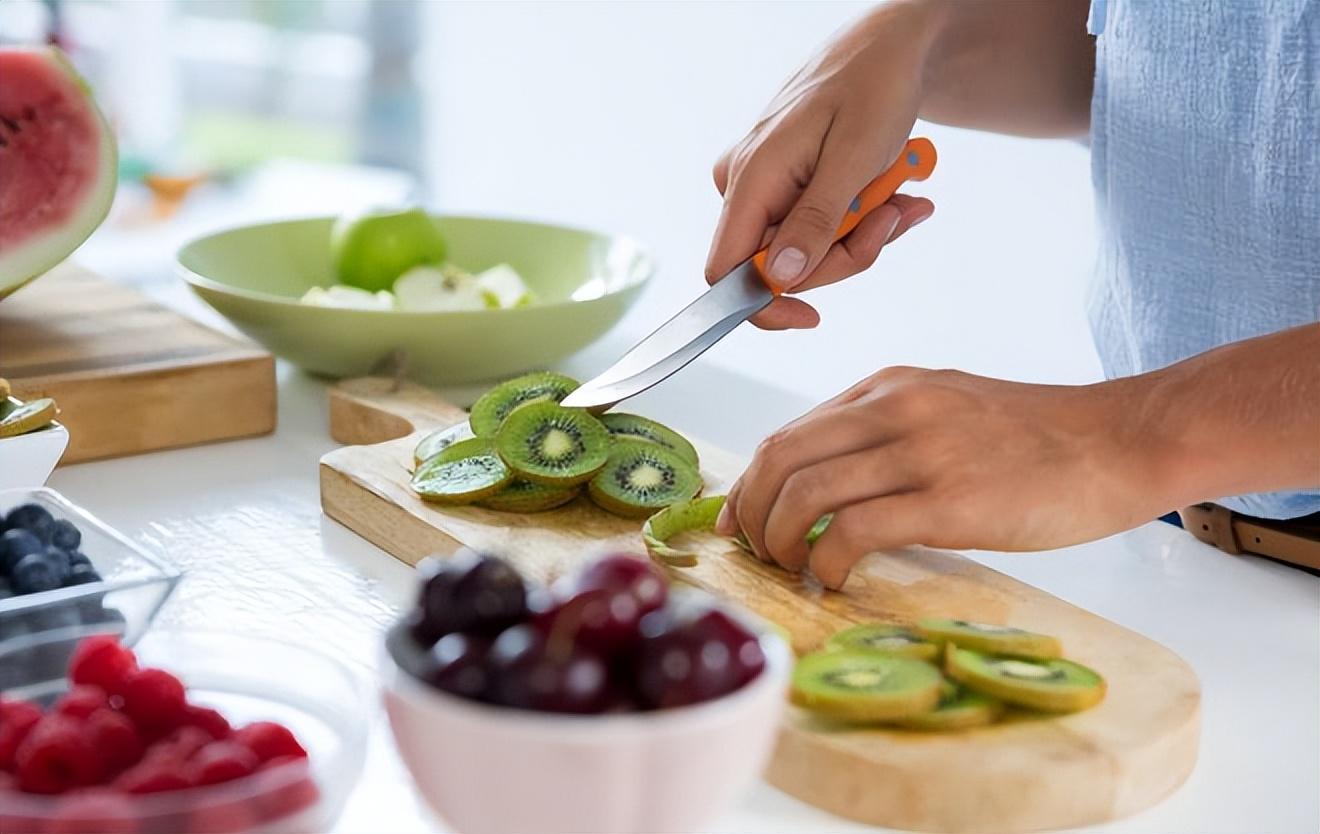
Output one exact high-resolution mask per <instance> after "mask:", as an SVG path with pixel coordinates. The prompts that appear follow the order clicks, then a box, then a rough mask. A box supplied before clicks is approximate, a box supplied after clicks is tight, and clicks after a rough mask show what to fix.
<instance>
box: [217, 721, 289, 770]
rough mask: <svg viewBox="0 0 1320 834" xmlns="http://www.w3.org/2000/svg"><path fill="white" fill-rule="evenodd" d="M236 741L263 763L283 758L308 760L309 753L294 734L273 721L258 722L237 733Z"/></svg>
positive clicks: (235, 735) (235, 734)
mask: <svg viewBox="0 0 1320 834" xmlns="http://www.w3.org/2000/svg"><path fill="white" fill-rule="evenodd" d="M234 741H236V742H238V743H239V744H241V745H243V746H244V747H246V748H247V749H249V750H251V751H252V752H253V753H256V754H257V759H259V760H260V761H263V762H266V761H270V760H271V759H277V758H283V757H289V758H297V759H305V758H307V751H306V750H304V749H303V746H302V745H301V744H299V743H298V739H297V738H295V737H294V735H293V733H291V732H289V729H288V728H287V727H285V726H284V725H282V724H276V723H275V722H273V721H257V722H256V723H253V724H249V725H247V726H246V727H243V728H241V729H239V730H237V731H235V733H234Z"/></svg>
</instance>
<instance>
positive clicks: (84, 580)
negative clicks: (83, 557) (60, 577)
mask: <svg viewBox="0 0 1320 834" xmlns="http://www.w3.org/2000/svg"><path fill="white" fill-rule="evenodd" d="M100 581H101V574H99V573H97V572H96V569H95V568H93V567H92V566H91V565H77V566H75V567H74V568H73V569H72V570H70V571H69V576H68V578H67V579H65V580H64V587H66V588H67V587H69V586H70V585H87V584H90V583H92V582H100Z"/></svg>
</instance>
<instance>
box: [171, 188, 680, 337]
mask: <svg viewBox="0 0 1320 834" xmlns="http://www.w3.org/2000/svg"><path fill="white" fill-rule="evenodd" d="M427 214H429V215H430V216H431V217H433V218H439V219H441V220H445V219H452V220H476V221H482V222H494V223H510V224H516V225H520V226H536V227H540V228H543V229H550V230H554V231H560V232H575V233H578V234H584V235H591V236H593V237H596V238H602V239H606V240H610V241H616V242H622V243H625V244H628V245H630V246H631V247H632V248H633V249H635V250H636V252H637V254H638V257H639V263H640V266H639V267H638V269H637V270H636V276H635V277H631V278H628V279H627V280H625V281H624V282H623V283H621V284H620V285H619V286H617V287H614V288H613V289H610V290H608V291H606V292H603V293H601V294H600V295H598V296H596V297H594V298H587V299H583V300H581V301H574V300H573V299H571V298H569V299H565V300H563V301H551V302H547V303H544V304H530V305H527V306H526V307H494V308H490V309H483V310H374V309H368V308H356V307H322V306H320V305H314V304H303V303H302V301H301V300H300V299H297V298H290V297H289V296H285V295H276V294H275V293H269V292H262V291H260V290H250V289H246V288H242V287H235V286H233V285H232V284H226V283H224V282H223V281H217V280H216V279H214V278H208V277H207V276H205V275H202V274H201V273H200V272H197V271H196V270H194V269H192V268H191V267H189V266H187V265H185V264H184V262H183V258H184V255H185V253H186V252H187V251H188V250H189V249H191V248H193V247H194V246H196V245H198V244H201V243H205V242H207V241H210V240H211V239H213V238H217V237H221V236H223V235H228V234H233V233H236V232H246V231H251V230H253V229H259V228H263V227H268V226H286V225H294V224H299V223H309V222H326V221H328V222H331V223H333V222H334V221H335V220H336V219H337V217H338V215H333V214H317V215H305V216H301V217H286V218H284V219H281V220H268V221H264V222H259V223H237V224H234V225H229V226H223V227H220V228H216V229H212V230H210V231H208V232H206V233H205V234H201V235H197V236H195V237H192V238H189V239H188V241H187V242H185V243H184V244H183V245H181V246H180V247H179V248H178V249H177V250H176V251H175V253H174V270H175V273H176V274H177V275H178V276H179V277H180V278H182V279H183V281H184V282H186V283H187V284H188V285H189V286H190V287H192V288H193V289H194V290H199V289H201V290H209V291H211V292H214V293H217V294H219V295H227V296H233V297H236V298H243V299H247V300H249V301H258V302H261V303H264V304H277V305H281V306H287V307H295V308H299V309H312V310H326V311H329V312H330V314H331V315H333V314H336V313H346V314H352V315H364V314H371V315H376V316H379V317H381V318H387V317H396V316H408V317H425V316H437V317H450V316H453V317H478V316H487V317H489V316H490V315H491V314H526V313H528V312H529V311H534V310H554V309H558V308H566V307H572V306H576V305H581V304H590V303H592V302H596V301H601V300H603V299H605V298H609V297H611V296H616V295H620V294H622V293H625V292H628V291H630V290H636V289H639V288H641V287H644V286H646V284H647V283H648V282H649V281H650V280H651V279H652V278H653V277H655V273H656V269H657V266H658V264H657V261H656V257H655V253H654V252H653V251H652V250H651V249H650V247H648V246H646V245H644V244H643V243H642V242H641V241H640V240H638V239H637V238H636V237H633V236H632V235H628V234H613V233H609V232H601V231H597V230H593V229H584V228H581V227H579V226H566V225H562V224H558V223H545V222H542V221H539V220H525V219H522V218H518V217H508V216H499V215H479V214H439V213H436V212H433V211H428V212H427ZM332 286H333V285H332Z"/></svg>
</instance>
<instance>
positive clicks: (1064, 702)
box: [944, 646, 1105, 712]
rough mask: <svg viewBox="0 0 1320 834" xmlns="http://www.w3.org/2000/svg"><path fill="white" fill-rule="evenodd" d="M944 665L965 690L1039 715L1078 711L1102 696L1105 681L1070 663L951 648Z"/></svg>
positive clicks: (1093, 673)
mask: <svg viewBox="0 0 1320 834" xmlns="http://www.w3.org/2000/svg"><path fill="white" fill-rule="evenodd" d="M944 664H945V665H944V668H945V671H946V672H948V674H949V677H951V678H953V679H954V680H955V681H958V682H959V683H961V684H962V685H964V686H966V687H967V688H968V689H972V690H974V691H976V692H980V693H982V694H985V695H990V696H991V697H994V698H999V699H1000V700H1002V701H1005V702H1007V703H1010V704H1013V705H1015V706H1019V707H1026V708H1028V709H1034V710H1040V711H1042V712H1078V711H1079V710H1084V709H1088V708H1090V707H1093V706H1095V705H1096V704H1098V703H1100V701H1101V700H1102V699H1103V698H1104V697H1105V679H1104V678H1102V677H1100V675H1098V674H1096V673H1095V672H1094V671H1092V670H1091V669H1088V668H1086V667H1085V666H1083V665H1081V664H1080V663H1074V662H1072V661H1071V660H1063V659H1061V658H1053V659H1043V660H1028V659H1024V658H1015V657H994V656H991V655H987V654H982V653H981V652H978V651H973V650H972V649H960V648H957V647H956V646H951V647H950V648H949V651H948V654H947V656H946V657H945V662H944Z"/></svg>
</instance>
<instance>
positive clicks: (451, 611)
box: [412, 550, 527, 645]
mask: <svg viewBox="0 0 1320 834" xmlns="http://www.w3.org/2000/svg"><path fill="white" fill-rule="evenodd" d="M419 568H420V569H421V571H422V574H423V580H422V592H421V598H420V600H419V601H418V607H419V609H420V611H421V616H420V617H418V618H416V619H415V621H414V623H413V628H412V632H413V636H414V637H415V638H416V639H417V640H418V642H420V643H422V644H423V645H430V644H432V643H434V642H435V641H436V640H439V639H440V638H441V637H443V636H445V635H446V634H452V633H454V632H456V631H462V632H480V633H485V634H498V633H499V632H500V631H502V630H504V629H505V628H507V627H509V626H511V625H513V624H515V623H518V622H521V621H522V620H523V618H524V617H526V615H527V589H526V587H525V586H524V585H523V581H522V577H520V576H519V575H518V572H517V571H515V570H514V569H513V566H512V565H510V564H509V563H508V562H505V561H503V560H502V559H496V558H494V557H492V556H483V555H481V554H479V553H475V552H473V551H471V550H462V551H459V552H458V553H457V554H455V555H454V557H453V558H451V559H445V560H436V559H428V560H426V561H425V562H423V563H422V564H421V565H420V566H419Z"/></svg>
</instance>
